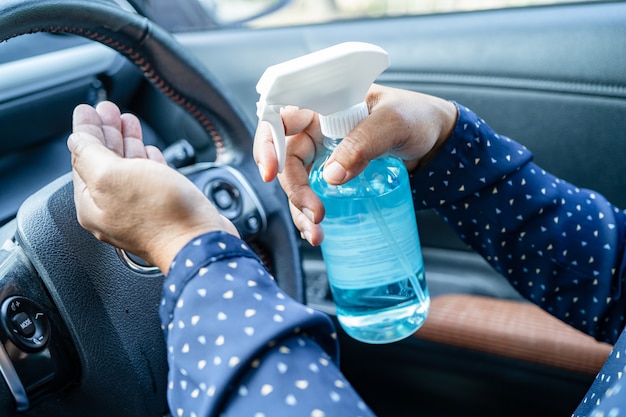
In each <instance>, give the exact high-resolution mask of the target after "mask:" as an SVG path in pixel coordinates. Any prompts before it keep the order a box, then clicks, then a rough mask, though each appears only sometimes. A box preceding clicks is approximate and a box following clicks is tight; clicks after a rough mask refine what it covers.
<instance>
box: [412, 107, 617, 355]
mask: <svg viewBox="0 0 626 417" xmlns="http://www.w3.org/2000/svg"><path fill="white" fill-rule="evenodd" d="M457 108H458V111H459V117H458V121H457V125H456V128H455V130H454V132H453V134H452V136H451V137H450V138H449V140H448V141H447V142H446V143H445V145H444V146H443V147H442V148H441V149H440V151H439V152H438V153H437V155H436V156H435V157H434V158H433V160H431V161H430V162H429V164H427V165H426V166H425V167H423V168H422V169H420V170H419V171H417V172H415V173H414V174H413V175H412V176H411V182H412V186H413V193H414V198H415V205H416V209H419V208H433V209H435V210H436V211H437V212H439V213H440V214H441V215H442V217H443V218H444V219H445V220H446V222H447V223H448V224H450V225H451V226H452V227H453V229H454V230H455V231H456V232H457V233H458V235H459V236H460V237H461V238H462V239H463V240H464V241H465V242H466V243H468V244H469V245H470V246H471V247H472V248H474V249H475V250H476V251H477V252H478V253H480V254H481V255H482V256H483V257H484V258H485V259H486V260H487V261H489V262H490V264H491V265H492V266H493V267H494V268H495V269H496V270H497V271H499V272H500V273H502V274H503V275H504V276H506V277H507V278H508V280H509V281H510V282H511V283H512V284H513V286H514V287H515V288H516V289H517V290H518V291H519V292H520V293H521V294H522V295H523V296H524V297H526V298H528V299H529V300H531V301H533V302H534V303H536V304H538V305H539V306H541V307H542V308H544V309H545V310H547V311H548V312H550V313H552V314H553V315H555V316H556V317H558V318H560V319H561V320H563V321H565V322H567V323H569V324H570V325H572V326H574V327H576V328H578V329H580V330H582V331H584V332H586V333H588V334H591V335H592V336H594V337H595V338H597V339H599V340H603V341H607V342H610V343H614V342H615V340H616V339H617V337H618V336H619V334H620V332H621V330H622V328H623V327H624V311H625V309H626V299H625V297H624V295H623V281H624V276H625V272H624V269H625V268H624V266H625V265H624V233H625V230H626V226H625V219H626V216H625V213H624V211H623V210H620V209H618V208H617V207H615V206H613V205H612V204H611V203H609V202H608V201H607V200H606V199H605V198H604V197H603V196H602V195H600V194H598V193H596V192H593V191H591V190H585V189H580V188H577V187H575V186H574V185H572V184H569V183H568V182H566V181H564V180H561V179H559V178H556V177H555V176H553V175H551V174H550V173H548V172H546V171H544V170H543V169H541V168H540V167H538V166H537V165H536V164H534V163H533V162H532V154H531V153H530V152H529V151H528V150H527V149H526V148H524V147H523V146H522V145H520V144H519V143H516V142H514V141H512V140H511V139H509V138H507V137H504V136H500V135H498V134H496V133H495V132H494V131H493V130H492V129H491V128H490V127H489V126H488V125H487V124H486V123H485V122H484V121H483V120H482V119H480V118H479V117H478V116H476V115H475V114H474V113H473V112H471V111H470V110H469V109H467V108H465V107H463V106H459V105H457Z"/></svg>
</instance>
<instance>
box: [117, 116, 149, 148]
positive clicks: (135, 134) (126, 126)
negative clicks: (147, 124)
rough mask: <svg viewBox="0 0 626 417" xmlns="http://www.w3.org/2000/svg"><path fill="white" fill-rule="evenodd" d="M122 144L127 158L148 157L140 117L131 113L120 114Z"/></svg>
mask: <svg viewBox="0 0 626 417" xmlns="http://www.w3.org/2000/svg"><path fill="white" fill-rule="evenodd" d="M120 121H121V132H120V133H121V135H122V144H123V148H124V153H123V156H124V157H125V158H147V157H148V155H147V153H146V148H145V147H144V145H143V135H142V132H141V123H139V119H138V118H137V117H136V116H134V115H132V114H129V113H126V114H122V115H121V116H120Z"/></svg>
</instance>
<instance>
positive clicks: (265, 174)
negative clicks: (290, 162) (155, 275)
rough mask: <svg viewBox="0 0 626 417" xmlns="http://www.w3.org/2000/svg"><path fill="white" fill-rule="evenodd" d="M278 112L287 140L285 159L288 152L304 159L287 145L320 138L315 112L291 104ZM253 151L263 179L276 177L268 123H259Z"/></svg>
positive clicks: (270, 179)
mask: <svg viewBox="0 0 626 417" xmlns="http://www.w3.org/2000/svg"><path fill="white" fill-rule="evenodd" d="M280 114H281V118H282V121H283V128H284V129H285V135H286V136H287V141H288V144H287V148H288V151H287V159H289V157H290V154H291V155H292V156H295V157H297V158H300V159H304V156H303V155H298V154H297V153H296V152H293V150H291V151H290V150H289V147H290V146H291V144H293V143H298V142H299V141H302V140H305V141H312V142H313V143H315V142H320V141H321V140H322V134H321V132H320V129H319V123H318V122H317V114H316V113H315V112H313V111H311V110H306V109H302V110H299V109H298V108H297V107H293V106H286V107H285V108H283V109H282V110H281V113H280ZM294 135H296V136H294ZM253 152H254V160H255V161H256V163H257V166H258V167H259V172H260V174H261V178H263V181H266V182H269V181H272V180H273V179H274V178H276V175H277V174H278V160H277V157H276V149H275V147H274V139H273V138H272V133H271V129H270V126H269V124H268V123H265V122H261V123H259V125H258V127H257V131H256V134H255V137H254V149H253Z"/></svg>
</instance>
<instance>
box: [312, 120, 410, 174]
mask: <svg viewBox="0 0 626 417" xmlns="http://www.w3.org/2000/svg"><path fill="white" fill-rule="evenodd" d="M394 116H395V117H396V118H397V115H394V114H393V112H385V111H384V110H383V111H380V110H379V111H377V112H373V113H372V114H370V115H369V116H368V117H366V118H365V119H363V120H362V121H361V122H360V123H359V124H358V125H357V126H356V127H355V128H354V129H352V131H350V133H348V135H347V136H346V137H344V138H343V139H342V140H341V142H340V143H339V145H338V146H337V147H336V148H335V149H334V150H333V152H332V154H331V156H330V157H329V158H328V160H327V161H326V164H325V166H324V180H326V182H328V183H329V184H331V185H339V184H343V183H346V182H348V181H350V180H351V179H352V178H354V177H356V176H357V175H359V174H360V173H361V172H363V170H364V169H365V168H366V167H367V165H368V164H369V163H370V161H371V160H373V159H376V158H378V157H380V156H382V155H384V154H386V153H388V152H389V151H390V150H392V149H394V148H396V147H397V146H398V145H399V144H400V143H401V142H404V141H405V137H402V136H401V135H398V132H393V133H392V132H389V131H388V127H389V126H394V124H393V123H394V122H393V121H390V120H389V117H394Z"/></svg>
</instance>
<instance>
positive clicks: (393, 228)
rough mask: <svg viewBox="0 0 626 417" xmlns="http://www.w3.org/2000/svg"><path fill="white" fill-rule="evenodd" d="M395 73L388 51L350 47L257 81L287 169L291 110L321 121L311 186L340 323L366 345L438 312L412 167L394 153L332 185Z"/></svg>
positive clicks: (295, 62)
mask: <svg viewBox="0 0 626 417" xmlns="http://www.w3.org/2000/svg"><path fill="white" fill-rule="evenodd" d="M388 66H389V60H388V56H387V53H386V52H385V51H384V50H383V49H381V48H380V47H378V46H375V45H371V44H367V43H361V42H347V43H342V44H338V45H335V46H332V47H330V48H326V49H323V50H321V51H318V52H314V53H311V54H308V55H304V56H302V57H299V58H296V59H292V60H290V61H286V62H283V63H281V64H277V65H274V66H271V67H269V68H268V69H267V70H266V71H265V73H264V74H263V76H262V77H261V78H260V80H259V82H258V84H257V92H258V93H259V94H260V98H259V102H258V103H257V115H258V117H259V119H260V120H264V121H267V122H269V123H270V125H271V130H272V135H273V139H274V144H275V147H276V154H277V157H278V170H279V172H281V171H282V169H283V167H284V163H285V158H286V144H285V132H284V127H283V123H282V119H281V116H280V109H281V107H284V106H287V105H292V106H297V107H300V108H307V109H310V110H313V111H315V112H317V113H318V114H319V119H320V127H321V130H322V134H323V135H324V136H325V138H324V146H325V147H326V149H327V152H326V154H324V155H322V156H321V157H319V158H318V159H317V160H316V161H315V162H314V164H313V166H312V168H311V172H310V175H309V181H310V184H311V188H312V189H313V191H314V192H315V193H316V194H317V195H318V197H319V198H320V199H321V201H322V203H323V204H324V208H325V211H326V215H325V217H324V220H323V221H322V223H321V226H322V230H323V231H324V240H323V242H322V244H321V249H322V256H323V258H324V263H325V265H326V270H327V275H328V280H329V284H330V288H331V292H332V295H333V300H334V302H335V306H336V311H337V319H338V321H339V324H340V325H341V326H342V328H343V329H344V330H345V331H346V333H347V334H348V335H350V336H351V337H353V338H354V339H357V340H360V341H362V342H366V343H390V342H394V341H397V340H401V339H403V338H405V337H407V336H409V335H411V334H413V332H415V331H416V330H417V329H418V328H419V327H420V326H421V325H422V324H423V322H424V320H425V319H426V316H427V314H428V309H429V306H430V297H429V294H428V288H427V285H426V280H425V277H424V264H423V260H422V254H421V248H420V242H419V236H418V231H417V224H416V220H415V212H414V208H413V199H412V196H411V191H410V186H409V178H408V173H407V170H406V167H405V166H404V164H403V162H402V161H401V160H400V159H398V158H396V157H393V156H389V155H387V156H383V157H381V158H378V159H375V160H373V161H370V163H369V165H368V166H367V168H366V169H365V170H364V171H363V172H362V173H361V174H360V175H359V176H357V177H356V178H354V179H352V180H350V181H349V182H347V183H345V184H342V185H340V186H333V185H329V184H328V183H326V181H325V180H324V178H323V172H324V164H325V162H326V160H327V159H328V157H329V156H330V154H331V152H332V150H333V149H334V148H335V147H336V146H337V145H338V144H339V142H340V141H341V139H342V138H343V137H344V136H346V135H347V134H348V133H349V132H350V131H351V130H352V129H353V128H354V127H355V126H356V125H357V124H358V123H359V122H360V121H361V120H363V119H364V118H366V117H367V116H368V114H369V113H368V108H367V104H366V103H365V96H366V94H367V91H368V89H369V87H370V86H371V84H372V83H373V82H374V81H375V79H376V78H377V77H378V76H379V75H380V74H381V73H382V72H383V71H384V70H385V69H386V68H387V67H388Z"/></svg>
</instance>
